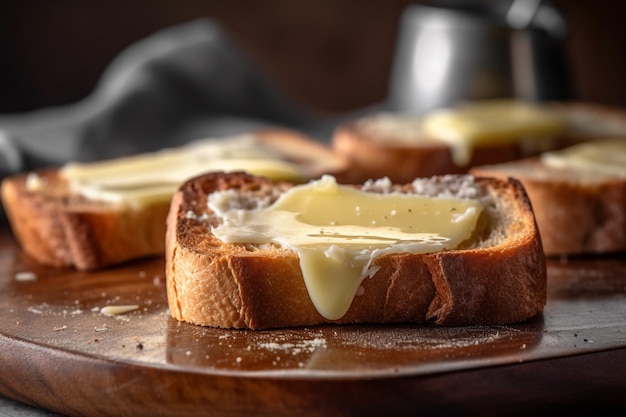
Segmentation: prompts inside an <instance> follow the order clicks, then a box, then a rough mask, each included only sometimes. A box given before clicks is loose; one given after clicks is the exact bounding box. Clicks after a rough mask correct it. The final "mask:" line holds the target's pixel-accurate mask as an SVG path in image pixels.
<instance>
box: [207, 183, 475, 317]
mask: <svg viewBox="0 0 626 417" xmlns="http://www.w3.org/2000/svg"><path fill="white" fill-rule="evenodd" d="M230 196H232V194H229V192H228V191H224V192H218V193H214V194H212V195H211V196H209V208H210V209H211V210H212V211H214V212H215V213H217V214H218V215H219V216H220V217H221V218H222V219H223V223H222V224H221V225H219V226H217V227H215V228H213V230H212V232H213V234H214V235H215V236H216V237H218V238H219V239H220V240H222V241H223V242H225V243H252V244H257V245H259V244H267V243H274V244H277V245H279V246H282V247H286V248H289V249H291V250H294V251H296V252H297V253H298V255H299V259H300V267H301V269H302V274H303V277H304V281H305V284H306V287H307V290H308V292H309V296H310V297H311V300H312V302H313V304H314V305H315V307H316V308H317V310H318V311H319V313H320V314H321V315H322V316H324V317H326V318H327V319H330V320H336V319H339V318H341V317H342V316H343V315H344V314H345V313H346V312H347V310H348V309H349V307H350V305H351V304H352V300H353V298H354V296H355V295H356V293H357V291H358V289H359V287H360V285H361V282H362V280H363V279H364V278H366V277H368V276H372V275H374V274H375V273H376V270H377V268H376V267H373V266H372V261H373V260H374V259H376V258H377V257H379V256H382V255H385V254H389V253H395V252H409V253H430V252H436V251H441V250H445V249H453V248H455V247H456V246H457V245H458V244H459V243H461V242H462V241H464V240H466V239H468V238H469V237H470V235H471V234H472V231H473V230H474V228H475V226H476V221H477V218H478V216H479V214H480V212H481V211H482V206H481V204H480V203H479V202H478V201H476V200H470V199H461V198H453V197H446V198H443V197H442V198H432V197H426V196H422V195H417V194H404V193H385V194H383V193H374V192H365V191H359V190H357V189H355V188H353V187H349V186H343V185H338V184H337V182H336V181H335V178H334V177H332V176H328V175H326V176H323V177H322V178H321V179H320V180H317V181H312V182H310V183H308V184H305V185H299V186H295V187H293V188H292V189H290V190H289V191H288V192H286V193H284V194H283V195H281V197H280V198H279V199H278V200H277V201H276V202H275V203H274V204H273V205H271V206H268V207H265V208H261V209H254V210H243V209H232V208H231V206H230V203H229V199H230Z"/></svg>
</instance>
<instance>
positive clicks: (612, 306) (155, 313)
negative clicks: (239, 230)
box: [0, 228, 626, 416]
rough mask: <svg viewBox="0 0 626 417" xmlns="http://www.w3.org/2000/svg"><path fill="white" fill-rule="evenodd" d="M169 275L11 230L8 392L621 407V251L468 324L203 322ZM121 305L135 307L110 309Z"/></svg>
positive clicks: (130, 403) (149, 264)
mask: <svg viewBox="0 0 626 417" xmlns="http://www.w3.org/2000/svg"><path fill="white" fill-rule="evenodd" d="M163 273H164V265H163V260H162V259H160V258H153V259H146V260H142V261H138V262H133V263H130V264H127V265H123V266H120V267H116V268H110V269H107V270H103V271H98V272H93V273H84V272H77V271H73V270H67V269H53V268H46V267H42V266H39V265H37V264H36V263H34V262H33V261H31V260H29V259H28V258H27V257H26V256H25V255H23V253H22V252H21V251H20V249H19V247H18V246H17V245H16V244H15V242H14V240H13V238H12V236H11V234H10V233H9V232H8V231H7V230H6V228H5V229H3V230H2V232H1V234H0V311H1V312H2V321H1V324H0V352H1V354H0V367H1V368H0V369H1V371H0V394H3V395H5V396H7V397H10V398H13V399H15V400H18V401H21V402H25V403H28V404H32V405H35V406H38V407H42V408H45V409H49V410H52V411H55V412H58V413H62V414H67V415H72V416H86V415H92V416H125V415H128V416H143V415H146V416H153V415H163V416H192V415H194V416H195V415H213V416H234V415H256V416H259V415H261V416H263V415H268V416H269V415H272V416H275V415H290V416H296V415H297V416H302V415H305V416H306V415H312V416H336V415H337V416H339V415H416V414H418V413H419V414H421V415H429V414H430V413H432V414H433V415H439V416H440V415H446V414H448V413H457V412H461V411H462V412H463V413H465V414H469V415H471V414H474V413H480V414H481V415H499V414H500V413H501V412H502V411H503V410H507V411H509V413H510V411H511V410H512V409H513V410H516V411H518V412H520V413H522V412H523V413H526V412H529V411H533V412H534V413H535V415H538V414H537V412H538V411H540V410H550V409H551V407H552V406H557V405H558V406H559V407H560V408H559V410H560V411H564V410H567V409H569V408H571V409H572V410H577V411H578V412H580V411H581V410H584V408H581V407H585V406H593V410H594V412H596V413H597V412H600V411H602V410H609V409H613V407H617V406H625V405H626V402H625V401H626V400H624V396H623V392H624V390H625V389H626V378H624V377H623V370H624V369H626V261H624V260H623V259H621V257H601V258H588V259H587V258H580V259H570V260H551V261H549V270H548V274H549V294H548V298H549V299H548V303H547V306H546V310H545V312H544V314H543V315H541V316H540V317H537V318H535V319H532V320H529V321H528V322H525V323H520V324H515V325H507V326H474V327H462V328H436V327H432V326H417V325H396V326H320V327H308V328H298V329H284V330H274V331H243V330H223V329H212V328H203V327H198V326H194V325H190V324H187V323H179V322H177V321H176V320H174V319H172V318H171V317H170V315H169V311H168V307H167V299H166V294H165V282H164V276H163ZM128 305H135V306H136V309H134V310H133V311H130V312H128V313H126V314H121V315H113V316H111V315H106V314H103V312H102V309H103V308H104V307H106V306H128ZM512 406H513V408H511V407H512ZM546 407H548V408H546Z"/></svg>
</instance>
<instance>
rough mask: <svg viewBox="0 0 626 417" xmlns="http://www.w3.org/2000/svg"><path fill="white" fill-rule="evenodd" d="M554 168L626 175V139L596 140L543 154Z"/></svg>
mask: <svg viewBox="0 0 626 417" xmlns="http://www.w3.org/2000/svg"><path fill="white" fill-rule="evenodd" d="M541 160H542V162H543V163H544V164H546V165H547V166H550V167H554V168H567V169H577V170H581V171H589V172H594V173H600V174H606V175H615V176H619V177H626V139H623V138H618V139H606V140H594V141H591V142H585V143H581V144H579V145H574V146H570V147H569V148H566V149H562V150H560V151H552V152H546V153H544V154H542V155H541Z"/></svg>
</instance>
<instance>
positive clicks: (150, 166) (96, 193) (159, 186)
mask: <svg viewBox="0 0 626 417" xmlns="http://www.w3.org/2000/svg"><path fill="white" fill-rule="evenodd" d="M237 170H243V171H246V172H249V173H250V174H254V175H262V176H266V177H269V178H272V179H277V180H278V179H280V180H289V181H298V182H299V181H301V175H300V172H299V171H298V169H297V167H296V166H295V165H294V164H291V163H289V162H287V161H283V160H281V159H280V157H279V156H278V155H276V154H274V153H272V152H271V151H270V150H268V149H266V148H263V147H261V146H260V145H259V144H257V143H256V142H255V141H254V139H253V138H252V137H251V136H248V135H242V136H237V137H232V138H228V139H222V140H212V139H209V140H202V141H198V142H194V143H191V144H189V145H187V146H182V147H179V148H171V149H164V150H161V151H157V152H151V153H144V154H140V155H136V156H130V157H125V158H118V159H113V160H108V161H102V162H91V163H69V164H67V165H65V166H64V167H62V168H61V175H62V176H64V177H65V178H66V179H67V180H68V181H69V183H70V186H71V187H72V189H73V190H74V191H76V192H77V193H80V194H81V195H83V196H85V197H87V198H89V199H92V200H102V201H108V202H112V203H127V204H130V205H139V206H141V205H145V204H150V203H155V202H163V201H167V200H169V199H170V198H171V196H172V195H173V194H174V192H176V189H177V188H178V187H179V186H180V184H181V183H182V182H184V181H185V180H187V179H189V178H191V177H193V176H196V175H200V174H202V173H205V172H210V171H225V172H229V171H237Z"/></svg>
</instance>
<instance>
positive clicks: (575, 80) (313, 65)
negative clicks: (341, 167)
mask: <svg viewBox="0 0 626 417" xmlns="http://www.w3.org/2000/svg"><path fill="white" fill-rule="evenodd" d="M412 3H416V2H414V1H408V0H365V1H363V0H341V1H335V0H318V1H304V2H303V1H290V0H258V1H228V2H226V1H223V0H183V1H172V0H130V1H129V0H89V1H84V0H2V1H1V2H0V113H12V112H21V111H27V110H32V109H37V108H41V107H47V106H54V105H61V104H68V103H72V102H75V101H77V100H79V99H81V98H83V97H85V96H86V95H88V94H89V93H90V92H91V91H92V89H93V88H94V86H95V84H96V82H97V80H98V78H99V77H100V75H101V74H102V72H103V70H104V69H105V67H106V66H107V65H108V64H109V63H110V62H111V60H112V59H113V58H114V57H115V56H117V55H118V54H119V53H120V52H121V51H122V50H123V49H125V48H126V47H127V46H129V45H131V44H132V43H134V42H136V41H138V40H140V39H142V38H145V37H147V36H149V35H150V34H152V33H154V32H155V31H157V30H158V29H161V28H165V27H168V26H172V25H175V24H178V23H183V22H187V21H190V20H193V19H196V18H198V17H211V18H213V19H215V20H216V21H218V22H219V23H221V25H222V26H223V27H224V29H226V31H227V32H228V33H229V34H230V35H231V37H232V38H233V39H234V40H235V42H236V43H237V44H238V45H239V47H240V48H241V50H242V51H243V52H244V53H246V54H247V55H248V56H249V57H250V58H252V59H253V60H254V61H255V62H256V64H257V65H258V67H260V68H261V69H262V70H263V71H265V72H266V73H267V74H268V75H269V76H270V77H272V78H273V79H274V80H276V81H277V82H278V84H279V86H280V87H282V89H283V91H284V92H285V93H286V94H288V95H289V96H291V97H292V98H293V99H295V100H296V101H298V102H300V103H302V104H303V105H305V106H308V108H309V109H310V110H312V111H314V112H317V113H319V114H321V115H329V114H339V113H342V112H347V111H352V110H354V109H359V108H363V107H367V106H370V105H373V104H376V103H378V102H380V101H381V100H383V99H384V98H385V96H386V94H387V89H388V82H389V75H390V71H391V65H392V60H393V53H394V47H395V41H396V35H397V30H398V25H399V17H400V15H401V13H402V10H403V9H404V7H405V6H407V5H408V4H412ZM553 4H554V5H556V6H557V7H558V9H559V10H560V11H561V12H562V13H563V14H564V15H565V17H566V18H567V21H568V24H569V28H570V34H569V37H568V39H567V44H566V48H567V54H568V60H569V63H570V71H571V77H572V88H573V95H574V98H576V99H580V100H587V101H593V102H598V103H604V104H610V105H617V106H626V77H625V75H624V74H626V59H624V58H625V56H624V55H626V52H625V49H626V47H625V42H626V24H624V20H625V17H626V2H624V1H622V0H604V1H598V0H554V1H553Z"/></svg>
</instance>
